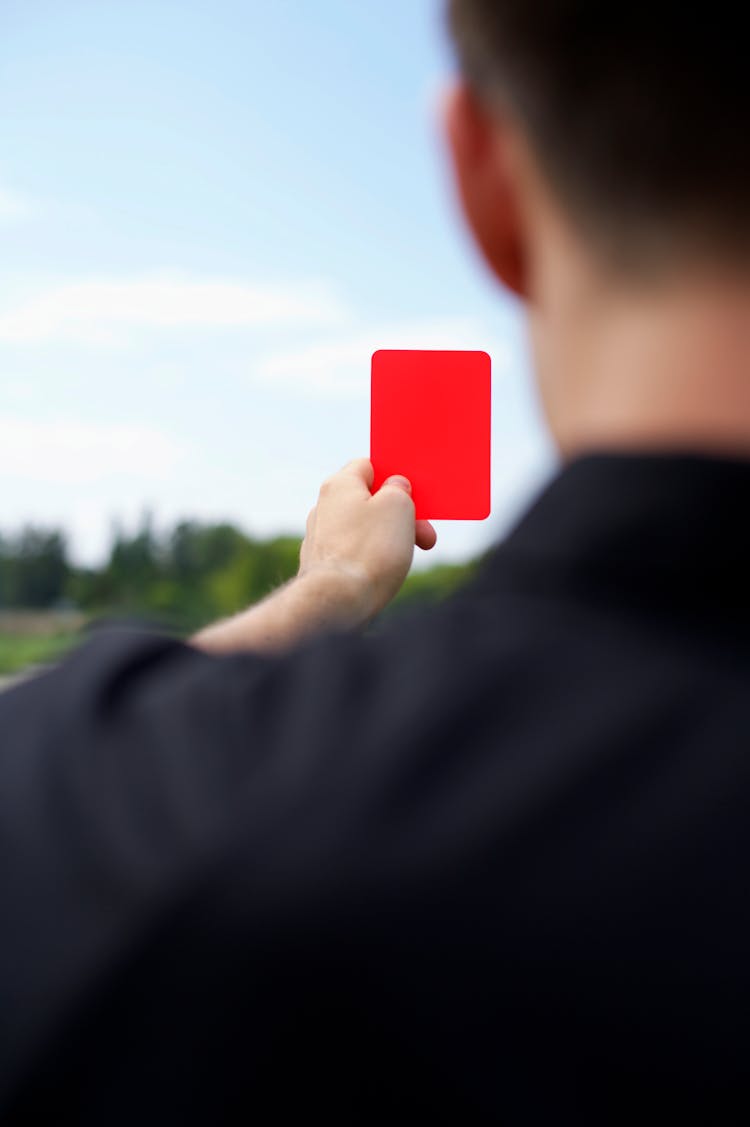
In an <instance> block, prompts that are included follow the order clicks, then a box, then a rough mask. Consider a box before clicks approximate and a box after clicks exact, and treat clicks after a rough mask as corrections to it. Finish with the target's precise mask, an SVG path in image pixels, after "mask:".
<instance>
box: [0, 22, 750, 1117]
mask: <svg viewBox="0 0 750 1127" xmlns="http://www.w3.org/2000/svg"><path fill="white" fill-rule="evenodd" d="M451 17H452V26H453V30H454V34H455V37H456V41H457V44H458V53H459V57H460V60H461V65H462V73H463V77H462V78H461V80H460V81H458V82H457V84H456V86H455V88H454V89H453V90H452V92H451V93H450V95H449V96H448V98H447V100H446V106H445V120H446V125H447V134H448V137H449V140H450V147H451V151H452V155H453V161H454V165H455V169H456V173H457V179H458V184H459V187H460V193H461V198H462V201H463V205H464V210H465V212H466V215H467V217H468V221H469V223H470V225H471V227H472V229H473V231H474V234H475V236H476V239H477V242H478V244H479V246H480V248H481V250H482V252H483V254H484V257H485V259H486V261H487V263H488V264H489V266H490V268H491V269H492V270H493V271H494V273H495V274H496V275H497V277H498V278H499V279H500V281H501V282H503V283H504V284H505V285H507V286H509V287H511V289H513V290H515V291H516V292H517V293H518V294H520V295H521V296H522V297H523V298H524V299H525V300H526V301H527V303H528V308H529V312H530V323H531V330H532V337H533V343H534V349H535V355H536V370H537V380H538V386H539V390H540V392H541V396H542V399H543V402H544V406H545V409H546V413H547V417H548V420H549V425H550V427H551V429H552V432H553V434H554V436H555V438H556V440H557V442H558V444H559V447H560V451H561V454H562V458H563V462H564V468H563V470H562V472H561V473H560V475H559V476H558V477H557V479H556V480H555V481H553V482H552V484H551V485H550V486H549V487H548V489H547V490H546V491H545V492H544V494H543V495H542V496H541V498H540V499H539V500H538V501H537V503H536V504H535V505H534V507H533V508H532V509H531V511H530V512H529V513H527V514H526V516H525V517H524V518H523V519H522V520H521V522H520V524H519V526H518V527H517V528H516V529H515V531H514V532H513V533H512V534H511V535H510V536H509V538H508V539H507V540H506V541H505V542H504V543H503V544H500V545H499V546H498V547H497V549H496V550H495V552H494V553H493V555H492V556H491V558H490V559H489V561H488V563H487V565H486V567H485V568H484V570H483V572H482V574H481V576H480V577H479V579H478V580H477V581H476V582H474V583H473V584H472V585H470V586H469V587H468V588H467V589H466V590H465V591H463V592H462V593H461V594H459V595H458V596H456V597H455V598H454V599H452V600H450V601H448V602H447V603H446V604H445V605H443V606H441V607H440V608H439V609H436V610H433V611H430V612H425V613H424V614H422V615H417V616H415V617H413V618H412V619H410V620H409V622H408V623H407V624H398V623H397V624H395V625H391V626H389V627H387V628H384V629H383V630H382V631H380V632H378V633H377V634H375V635H374V636H368V637H362V636H361V635H360V634H358V633H357V632H356V631H355V630H352V629H351V628H356V627H358V626H360V625H362V624H363V623H365V622H367V621H368V620H369V619H371V618H372V616H373V615H375V614H377V612H378V611H379V610H380V609H381V608H382V607H383V606H385V605H386V603H387V602H388V600H389V599H390V598H391V597H392V596H393V595H394V594H395V592H396V591H397V590H398V588H399V586H400V584H401V582H402V580H403V579H404V577H405V575H406V572H407V570H408V567H409V563H410V560H411V555H412V552H413V547H414V542H415V539H416V540H417V542H418V543H420V544H421V545H422V546H423V547H425V548H427V547H429V546H430V545H431V544H432V543H433V541H434V533H433V531H432V530H431V528H430V527H429V526H427V525H420V526H419V527H416V526H415V521H414V509H413V506H412V503H411V499H410V497H409V489H408V483H407V482H405V481H403V480H401V479H398V478H396V479H395V480H392V481H391V482H390V483H388V484H386V486H384V487H383V489H382V490H381V491H380V492H379V493H378V494H376V495H375V496H374V497H371V496H370V493H369V488H368V486H369V484H370V480H371V478H370V472H371V471H370V467H369V465H368V463H367V462H364V461H360V462H354V463H352V464H351V465H350V466H348V467H347V468H346V469H345V470H344V471H342V472H341V473H340V474H338V475H336V476H335V477H333V478H332V479H331V480H330V481H329V482H328V483H327V484H326V485H325V486H324V487H323V489H322V491H321V495H320V500H319V503H318V505H317V507H316V509H315V510H314V512H313V513H312V514H311V516H310V519H309V521H308V528H307V536H306V539H305V543H304V547H303V550H302V558H301V566H300V574H299V577H298V579H297V580H295V581H293V582H292V583H291V584H290V585H288V586H287V587H286V588H284V589H283V590H281V591H279V592H278V593H276V594H275V595H274V596H272V597H271V598H270V599H268V600H267V601H266V602H265V603H264V604H262V605H261V606H259V607H256V608H252V609H250V610H249V611H247V612H246V613H245V614H243V615H240V616H239V617H238V618H236V619H234V620H233V621H231V622H228V623H223V624H219V625H217V626H214V627H212V628H210V629H208V630H207V631H205V632H204V633H203V634H201V635H199V637H198V638H197V639H195V642H194V644H193V646H187V645H180V644H177V643H175V642H172V641H169V640H167V639H164V638H160V637H154V636H148V635H145V634H142V633H139V632H137V631H133V632H131V633H129V634H124V635H123V634H120V635H115V636H109V635H102V636H100V637H98V638H96V639H95V640H93V641H91V642H89V643H88V644H87V645H86V646H85V647H84V648H83V649H82V650H81V651H80V652H78V653H77V654H75V655H74V656H73V657H72V658H71V659H70V660H69V661H68V662H67V663H64V664H63V665H62V666H61V667H60V668H59V669H58V670H56V671H55V672H53V673H51V674H49V675H46V676H44V677H41V678H39V679H37V680H35V681H33V682H32V683H30V684H27V685H25V686H21V687H20V688H18V689H16V690H15V691H13V692H11V693H9V694H7V695H6V696H4V697H3V698H2V699H1V700H0V732H1V733H2V737H1V738H2V753H1V755H0V835H1V838H0V903H2V906H3V938H2V968H1V976H0V991H1V994H0V997H1V999H2V1002H1V1004H0V1031H1V1034H0V1035H1V1038H2V1040H1V1043H0V1044H1V1049H0V1068H1V1070H2V1071H1V1076H2V1079H1V1082H0V1092H1V1096H0V1107H2V1109H3V1111H4V1114H5V1118H4V1120H3V1122H8V1123H39V1122H45V1121H48V1122H60V1121H63V1122H64V1121H71V1122H75V1123H81V1124H94V1123H96V1124H120V1123H123V1124H124V1123H128V1124H130V1123H133V1122H147V1123H148V1122H153V1123H160V1124H161V1123H175V1124H190V1123H211V1124H215V1123H223V1122H230V1121H231V1122H235V1121H236V1122H287V1121H288V1122H299V1121H300V1120H301V1117H303V1116H304V1117H305V1118H307V1117H308V1116H309V1117H318V1116H319V1117H321V1118H322V1119H323V1120H324V1121H325V1122H328V1123H347V1124H358V1123H366V1122H377V1123H391V1122H396V1121H397V1119H396V1117H397V1116H399V1117H400V1118H399V1120H398V1121H400V1120H401V1118H403V1120H404V1121H405V1122H410V1123H421V1122H425V1123H426V1122H434V1121H445V1122H451V1123H457V1124H464V1123H471V1122H484V1121H487V1122H490V1121H491V1122H498V1123H507V1124H518V1123H555V1124H563V1123H564V1124H568V1123H571V1124H583V1123H596V1124H606V1123H617V1122H628V1123H651V1122H658V1123H660V1124H666V1123H670V1124H671V1123H681V1122H685V1121H691V1120H692V1121H695V1122H701V1123H709V1122H710V1123H727V1122H747V1118H748V1113H749V1111H750V1108H749V1104H750V1100H749V1099H748V1082H747V1081H748V1077H747V1071H748V1069H747V1050H748V1046H749V1045H750V1041H749V1040H748V1037H749V1035H750V971H749V970H748V966H749V965H750V909H749V907H748V904H749V898H748V895H747V867H748V861H749V860H750V766H748V752H749V751H750V739H749V736H750V679H749V676H748V675H749V674H750V598H749V596H748V575H749V574H750V531H748V529H749V528H750V525H749V523H748V519H747V515H748V511H750V461H749V460H748V455H749V454H750V370H749V363H748V355H749V346H750V253H749V252H748V233H749V229H750V202H749V201H750V194H749V192H750V167H749V163H750V162H749V161H748V152H749V151H750V150H749V147H748V145H747V139H746V124H747V117H748V113H747V111H748V96H747V82H746V73H745V70H746V64H745V46H744V39H743V37H742V35H741V34H740V22H739V14H737V10H736V9H735V8H734V7H731V8H730V7H729V6H728V5H725V4H723V3H721V0H720V2H719V3H718V5H714V6H713V7H712V8H711V9H710V10H709V11H707V12H701V13H700V18H698V17H697V16H696V17H693V16H692V15H691V14H690V12H689V10H687V9H685V8H684V7H683V6H680V7H678V6H676V5H675V6H672V5H669V4H668V3H666V2H660V0H654V2H652V3H651V4H650V5H649V6H648V8H647V9H641V7H640V6H637V5H629V6H624V7H621V6H619V5H601V4H598V3H594V2H593V0H545V2H544V3H542V2H541V0H494V2H493V0H454V2H453V3H452V6H451ZM316 636H317V637H316ZM201 651H205V652H201Z"/></svg>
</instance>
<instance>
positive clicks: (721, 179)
mask: <svg viewBox="0 0 750 1127" xmlns="http://www.w3.org/2000/svg"><path fill="white" fill-rule="evenodd" d="M450 23H451V27H452V31H453V36H454V39H455V41H456V44H457V48H458V53H459V57H460V60H461V65H462V69H463V71H464V74H465V76H466V78H467V79H468V81H469V83H470V85H471V86H472V88H473V89H474V90H475V91H476V92H477V93H478V94H479V95H480V96H481V97H482V98H483V99H484V100H485V101H487V102H488V103H489V104H492V105H497V106H498V108H500V109H502V108H503V107H505V108H506V109H507V110H508V111H510V112H511V113H512V114H513V115H514V117H515V118H516V119H517V120H518V121H519V122H520V124H521V125H522V127H523V129H524V131H525V132H526V134H527V136H528V139H529V141H530V142H531V145H532V148H533V150H534V153H535V156H536V159H537V161H538V163H539V166H540V168H541V170H542V171H543V173H544V174H545V176H546V178H547V180H548V181H549V183H550V185H551V187H552V188H553V190H554V191H555V193H556V194H557V196H558V198H559V199H560V201H561V203H562V204H563V205H564V206H565V208H566V210H567V212H568V213H569V214H570V216H571V218H572V219H574V220H575V223H576V225H577V227H578V228H579V229H580V230H581V231H583V232H584V233H585V234H586V236H587V238H590V239H591V240H593V241H594V242H595V243H596V244H598V245H599V246H600V247H601V248H603V249H605V250H606V252H607V254H608V255H609V256H614V257H615V258H617V259H619V260H621V261H622V262H627V261H628V260H629V259H630V260H636V261H638V262H641V263H642V262H643V260H644V258H645V257H649V258H658V257H659V256H660V255H664V254H666V256H667V257H671V256H672V255H673V253H674V249H675V247H676V246H679V247H682V248H683V249H684V248H688V249H690V248H692V249H695V250H697V251H699V252H701V253H703V252H704V251H705V250H706V249H707V248H708V249H709V250H710V252H711V253H712V254H713V255H716V256H719V257H722V258H726V259H728V258H729V257H730V256H731V257H734V258H736V259H739V260H740V261H742V260H743V259H744V258H745V257H746V256H747V253H748V248H749V247H750V144H749V143H748V139H747V127H748V101H749V99H748V77H747V46H746V38H745V34H744V32H743V31H742V25H743V23H744V20H743V17H742V5H739V4H735V3H732V4H729V3H728V2H727V0H718V2H717V3H714V4H712V5H710V6H709V7H708V8H705V7H701V6H695V5H694V6H690V5H684V4H678V3H675V2H674V0H650V2H649V3H648V4H644V3H638V0H635V2H633V3H630V2H627V3H617V2H615V3H606V2H604V0H450Z"/></svg>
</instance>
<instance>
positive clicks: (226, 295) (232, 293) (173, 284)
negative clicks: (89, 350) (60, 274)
mask: <svg viewBox="0 0 750 1127" xmlns="http://www.w3.org/2000/svg"><path fill="white" fill-rule="evenodd" d="M345 318H346V311H345V309H344V306H343V304H342V302H341V301H340V299H339V298H338V296H337V295H336V294H335V293H334V292H333V290H332V289H331V287H330V286H328V285H326V284H325V283H322V282H312V283H309V284H295V285H286V286H285V285H264V284H251V283H246V282H242V281H237V280H232V279H224V278H200V277H198V278H196V277H191V276H185V275H177V274H163V273H160V274H147V275H143V276H139V277H134V278H124V279H112V278H98V279H96V278H93V279H88V280H87V281H83V282H73V283H67V284H63V285H60V286H57V287H54V288H52V289H49V290H46V291H45V292H43V293H41V294H38V295H37V296H36V297H33V298H31V299H29V300H27V301H25V302H23V303H21V304H20V305H16V306H15V307H10V308H6V309H5V310H3V309H0V342H5V343H12V344H33V343H38V342H48V341H52V340H54V341H60V340H63V341H75V342H79V343H87V344H90V343H93V344H121V343H123V341H124V340H125V339H126V332H125V333H124V330H125V331H126V330H131V331H132V330H134V329H177V328H179V329H182V330H186V329H190V328H201V329H206V328H241V327H259V326H272V325H279V324H292V325H298V324H299V325H305V326H310V325H317V326H326V327H328V326H331V325H335V324H339V323H340V322H341V321H342V320H344V319H345Z"/></svg>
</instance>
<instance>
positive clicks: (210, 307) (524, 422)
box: [0, 0, 551, 562]
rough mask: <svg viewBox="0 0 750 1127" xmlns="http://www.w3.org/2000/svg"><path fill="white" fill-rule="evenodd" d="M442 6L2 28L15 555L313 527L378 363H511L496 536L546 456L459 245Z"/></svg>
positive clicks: (2, 423)
mask: <svg viewBox="0 0 750 1127" xmlns="http://www.w3.org/2000/svg"><path fill="white" fill-rule="evenodd" d="M450 71H451V60H450V54H449V50H448V46H447V42H446V38H445V35H444V32H443V27H442V3H441V2H440V0H409V2H408V3H405V2H403V0H380V2H379V3H378V4H353V3H351V0H315V3H312V2H311V0H274V2H273V3H268V0H265V2H262V3H261V2H260V0H258V2H254V0H245V2H238V0H212V2H211V3H208V2H206V0H202V2H197V0H179V2H177V0H163V2H159V0H147V2H143V0H88V2H84V0H3V3H2V4H1V5H0V107H2V112H1V114H0V481H1V482H2V489H0V528H2V529H5V530H8V529H12V528H13V527H17V526H18V525H19V524H20V523H21V522H22V521H24V520H34V521H37V522H45V523H55V524H62V525H64V526H65V527H66V528H68V529H69V530H70V533H71V536H72V540H73V547H74V550H75V553H76V555H77V556H78V557H79V558H81V559H85V560H90V561H94V560H97V559H98V558H100V557H101V555H102V553H103V552H104V550H105V547H106V545H107V543H108V539H109V535H110V529H111V525H112V521H113V520H114V519H119V520H121V521H123V522H124V523H125V524H126V525H130V524H132V523H134V522H135V521H136V520H137V519H138V517H139V514H140V513H141V512H142V511H143V509H144V508H145V507H148V508H150V509H151V510H152V511H153V512H154V514H155V516H156V519H157V523H161V524H163V523H166V522H169V521H171V520H173V519H175V518H176V517H179V516H195V517H199V518H204V519H224V518H229V519H232V520H235V521H237V522H239V523H241V524H242V525H243V526H244V527H246V528H247V529H249V530H251V531H254V532H256V533H258V534H269V533H273V532H277V531H288V530H291V531H294V530H299V529H301V528H302V527H303V526H304V520H305V517H306V514H307V511H308V509H309V508H310V506H311V505H312V504H313V503H314V500H315V496H316V494H317V488H318V485H319V483H320V481H321V480H322V478H323V477H325V476H326V475H327V474H328V473H330V472H331V471H332V470H333V469H335V468H337V467H338V466H339V465H340V464H341V463H343V462H345V461H347V460H348V459H349V458H350V457H353V456H357V455H359V454H362V453H366V452H367V447H368V433H369V420H368V385H369V359H370V355H371V353H372V351H374V349H375V348H389V347H391V348H393V347H396V348H400V347H413V348H441V347H458V348H479V349H486V350H487V351H488V352H489V353H490V354H491V356H492V358H493V382H494V392H493V515H492V518H491V519H490V520H489V521H487V522H484V523H481V524H473V523H471V524H470V523H460V522H455V523H448V522H443V523H441V524H440V525H439V526H438V531H439V534H440V546H439V549H437V550H436V552H434V553H432V554H431V556H430V557H429V558H426V559H425V561H424V562H430V561H433V560H434V561H437V560H438V559H440V560H448V559H460V558H464V557H466V556H468V555H470V554H472V553H473V552H475V551H477V550H478V549H480V548H482V547H484V546H485V545H486V544H487V543H489V542H490V540H492V539H493V538H494V537H496V536H497V535H498V534H500V533H501V531H502V529H503V528H504V527H506V525H507V523H508V521H509V520H510V519H512V516H513V515H514V514H515V512H516V511H517V510H518V507H519V506H520V505H521V504H523V502H524V501H525V500H526V499H527V497H528V496H529V495H530V493H532V492H533V490H535V489H536V488H537V487H538V484H539V482H540V480H541V479H542V478H543V476H544V475H545V474H546V473H548V472H549V469H550V466H551V453H550V448H549V445H548V443H547V440H546V438H545V436H544V432H543V429H542V427H541V425H540V422H539V417H538V411H537V408H536V405H535V402H534V398H533V395H532V394H531V392H530V389H529V385H528V357H527V348H526V343H525V329H524V321H523V315H522V311H521V310H520V308H519V307H518V306H517V304H516V303H514V302H513V301H512V300H511V299H510V298H508V297H507V296H505V295H504V294H503V293H502V292H501V291H500V290H499V289H498V288H497V287H496V286H494V285H493V283H492V282H491V280H490V279H489V278H488V276H487V275H486V273H485V272H484V270H483V269H482V267H481V266H480V264H479V263H478V260H477V257H476V255H475V254H474V252H473V249H472V247H471V245H470V242H469V239H468V236H467V235H466V234H465V232H464V230H463V227H462V226H461V224H460V222H459V220H458V214H457V211H456V206H455V203H454V199H453V193H452V187H451V183H450V178H449V175H448V170H447V165H446V161H445V156H444V152H443V149H442V144H441V139H440V132H439V127H438V120H437V109H436V102H437V95H438V92H439V90H440V87H441V84H442V83H443V82H444V81H445V79H446V77H447V76H448V75H450Z"/></svg>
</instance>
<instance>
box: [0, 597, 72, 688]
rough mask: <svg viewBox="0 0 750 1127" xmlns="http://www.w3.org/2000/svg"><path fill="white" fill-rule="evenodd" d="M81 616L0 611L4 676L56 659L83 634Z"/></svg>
mask: <svg viewBox="0 0 750 1127" xmlns="http://www.w3.org/2000/svg"><path fill="white" fill-rule="evenodd" d="M82 625H83V619H82V617H81V616H80V615H76V614H70V613H62V614H55V613H34V612H13V613H11V612H9V611H6V612H2V613H0V677H7V676H12V675H13V674H16V673H22V672H23V671H24V670H25V669H28V668H29V667H30V666H34V665H46V664H48V663H49V662H50V661H56V660H57V659H58V658H59V657H61V656H62V655H63V654H64V653H65V652H66V650H68V649H70V647H71V646H72V645H74V644H75V642H76V641H77V640H78V638H79V637H80V635H79V630H80V628H81V626H82Z"/></svg>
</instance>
